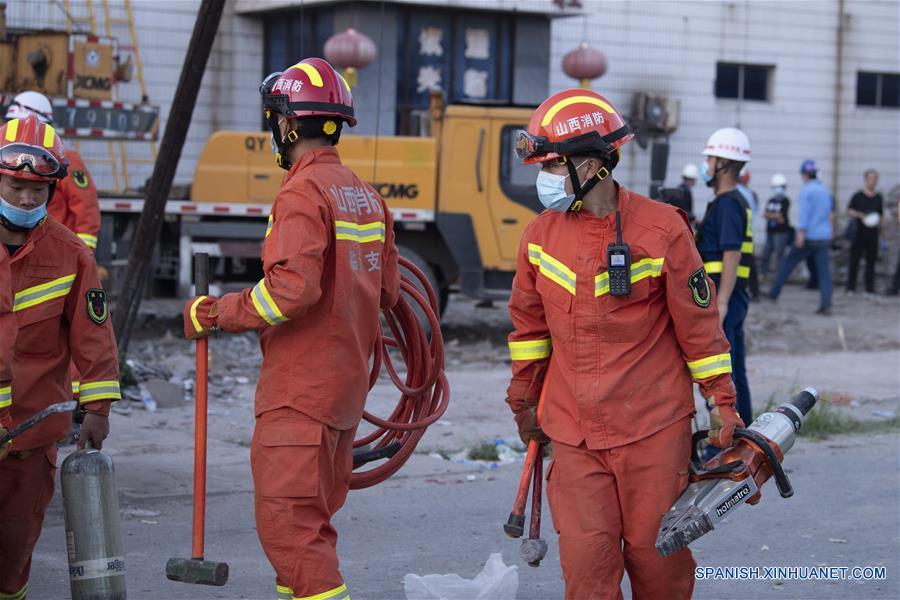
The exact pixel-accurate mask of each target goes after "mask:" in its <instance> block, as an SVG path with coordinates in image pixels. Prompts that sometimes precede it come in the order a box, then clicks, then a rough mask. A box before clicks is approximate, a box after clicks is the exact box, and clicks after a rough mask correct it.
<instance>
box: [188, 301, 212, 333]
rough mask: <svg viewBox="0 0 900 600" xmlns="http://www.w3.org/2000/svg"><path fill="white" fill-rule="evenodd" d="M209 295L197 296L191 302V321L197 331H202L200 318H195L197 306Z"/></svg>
mask: <svg viewBox="0 0 900 600" xmlns="http://www.w3.org/2000/svg"><path fill="white" fill-rule="evenodd" d="M208 297H209V296H197V297H196V298H195V299H194V301H193V302H191V323H192V324H193V325H194V329H195V330H196V331H197V333H203V326H202V325H201V324H200V320H199V319H198V318H197V307H198V306H200V303H201V302H203V301H204V300H206V299H207V298H208Z"/></svg>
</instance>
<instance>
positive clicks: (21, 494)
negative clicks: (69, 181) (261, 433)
mask: <svg viewBox="0 0 900 600" xmlns="http://www.w3.org/2000/svg"><path fill="white" fill-rule="evenodd" d="M65 172H66V163H65V153H64V151H63V147H62V142H61V141H60V139H59V136H57V135H56V132H55V130H54V129H53V127H51V126H50V125H47V124H45V123H41V122H40V121H39V120H38V119H37V118H35V117H34V116H29V117H27V118H24V119H13V120H11V121H9V122H8V123H6V124H5V125H4V126H3V127H2V128H0V241H2V243H3V244H4V246H5V248H4V252H7V253H8V254H9V255H10V256H11V260H10V273H11V278H12V291H13V307H12V310H13V313H14V314H15V318H16V322H17V325H18V336H17V338H16V342H15V346H14V355H13V379H12V388H13V389H14V390H15V402H14V403H13V404H12V409H11V412H12V425H13V426H15V425H18V424H19V423H21V422H22V421H24V420H25V419H27V418H28V417H30V416H32V415H33V414H35V413H37V412H39V411H41V410H42V409H44V408H46V407H47V406H49V405H50V404H54V403H56V402H64V401H65V400H67V399H70V398H71V389H70V383H69V363H70V360H74V362H75V365H76V366H77V367H78V369H79V370H80V371H81V373H82V376H83V377H82V384H81V399H80V401H81V403H82V407H83V408H84V410H85V412H86V415H85V419H84V424H83V425H82V434H81V440H80V442H79V446H83V445H84V443H85V441H86V440H90V441H91V443H92V444H93V445H94V447H95V448H100V447H102V445H103V440H104V439H105V438H106V436H107V434H108V432H109V424H108V422H107V416H108V415H109V403H110V401H111V400H117V399H119V398H120V394H119V368H118V354H117V350H116V342H115V338H114V336H113V331H112V325H111V324H110V322H109V320H108V316H109V311H108V308H107V302H106V293H105V292H104V291H103V289H102V288H101V287H100V282H99V281H98V279H97V268H96V265H95V263H94V256H93V253H92V252H91V251H90V249H88V248H87V247H86V246H85V245H84V244H83V243H82V242H81V240H79V239H78V237H76V236H75V234H74V233H72V232H71V231H69V230H68V229H67V228H66V227H65V226H63V225H62V224H60V223H58V222H56V221H55V220H53V219H48V218H47V200H48V199H49V198H50V197H51V196H52V195H53V188H54V186H55V185H56V183H57V182H58V181H59V179H60V178H62V177H64V176H65ZM69 423H70V421H69V416H68V415H67V414H64V413H63V414H59V415H55V416H52V417H50V418H48V419H46V420H45V421H43V422H42V423H41V424H40V425H38V426H36V427H34V428H33V429H30V430H28V431H26V432H25V433H23V434H22V435H20V436H19V437H18V438H16V439H15V440H14V441H13V447H12V452H11V453H10V455H9V456H8V457H7V458H6V459H4V460H2V461H0V595H2V594H6V595H7V597H14V598H20V597H24V596H25V595H26V593H27V583H28V573H29V569H30V567H31V551H32V549H33V548H34V544H35V543H36V542H37V539H38V536H39V535H40V532H41V525H42V522H43V516H44V511H45V510H46V508H47V505H48V503H49V502H50V499H51V498H52V496H53V487H54V475H55V469H56V444H55V441H56V440H57V439H59V438H60V437H62V436H63V435H65V434H66V433H67V432H68V430H69Z"/></svg>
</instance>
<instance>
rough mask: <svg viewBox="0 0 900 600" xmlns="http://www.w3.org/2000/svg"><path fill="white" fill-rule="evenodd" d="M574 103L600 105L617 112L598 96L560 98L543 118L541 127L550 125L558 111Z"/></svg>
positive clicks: (611, 111) (611, 112)
mask: <svg viewBox="0 0 900 600" xmlns="http://www.w3.org/2000/svg"><path fill="white" fill-rule="evenodd" d="M573 104H593V105H594V106H599V107H600V108H602V109H603V110H605V111H606V112H608V113H609V114H615V112H616V111H615V110H613V107H612V106H610V105H609V104H607V103H606V102H604V101H603V100H598V99H597V98H592V97H591V96H572V97H571V98H566V99H564V100H560V101H559V102H557V103H556V104H554V105H553V106H551V107H550V110H548V111H547V114H545V115H544V118H543V119H542V120H541V127H546V126H547V125H549V124H550V121H552V120H553V117H554V116H556V113H558V112H559V111H561V110H562V109H564V108H565V107H567V106H571V105H573Z"/></svg>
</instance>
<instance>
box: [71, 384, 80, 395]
mask: <svg viewBox="0 0 900 600" xmlns="http://www.w3.org/2000/svg"><path fill="white" fill-rule="evenodd" d="M79 393H81V382H80V381H73V382H72V395H73V396H75V395H77V394H79Z"/></svg>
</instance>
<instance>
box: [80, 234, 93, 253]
mask: <svg viewBox="0 0 900 600" xmlns="http://www.w3.org/2000/svg"><path fill="white" fill-rule="evenodd" d="M77 235H78V237H79V238H80V239H81V241H82V242H84V245H85V246H87V247H88V248H91V249H94V248H96V247H97V236H96V235H91V234H89V233H79V234H77Z"/></svg>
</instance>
